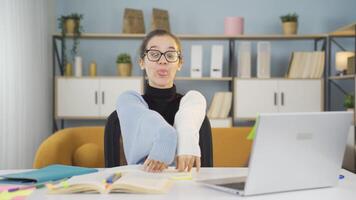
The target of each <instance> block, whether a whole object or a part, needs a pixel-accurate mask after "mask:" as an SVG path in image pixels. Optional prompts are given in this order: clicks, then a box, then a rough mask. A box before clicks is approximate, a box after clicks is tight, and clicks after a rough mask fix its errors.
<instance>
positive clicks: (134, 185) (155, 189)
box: [48, 169, 191, 194]
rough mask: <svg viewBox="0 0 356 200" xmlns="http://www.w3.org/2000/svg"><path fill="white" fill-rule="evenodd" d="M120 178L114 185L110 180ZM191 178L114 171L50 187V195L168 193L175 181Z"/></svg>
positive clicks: (135, 170)
mask: <svg viewBox="0 0 356 200" xmlns="http://www.w3.org/2000/svg"><path fill="white" fill-rule="evenodd" d="M113 174H117V175H118V176H119V177H118V178H117V180H114V181H113V182H112V183H108V182H107V180H108V178H110V177H112V175H113ZM175 177H178V178H177V179H179V178H180V179H182V178H187V177H191V175H190V174H188V173H178V172H173V171H172V170H167V171H166V172H163V173H148V172H144V171H142V170H140V169H122V170H119V171H114V170H112V169H109V170H104V171H100V172H98V173H93V174H88V175H83V176H76V177H73V178H71V179H69V180H67V181H65V182H62V183H60V184H57V185H54V186H48V188H49V193H50V194H70V193H102V194H105V193H152V194H155V193H166V192H168V190H169V189H170V188H171V186H172V185H173V179H175Z"/></svg>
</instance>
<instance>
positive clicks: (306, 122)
mask: <svg viewBox="0 0 356 200" xmlns="http://www.w3.org/2000/svg"><path fill="white" fill-rule="evenodd" d="M351 121H352V113H351V112H312V113H305V112H304V113H274V114H261V115H260V116H259V120H258V124H257V127H256V128H257V129H256V135H255V139H254V142H253V148H252V152H251V157H250V161H249V170H248V175H247V177H231V178H223V179H210V180H200V181H198V182H200V183H202V184H204V185H207V186H209V187H213V188H216V189H220V190H224V191H227V192H232V193H235V194H239V195H244V196H247V195H256V194H265V193H274V192H282V191H292V190H302V189H311V188H322V187H330V186H335V185H336V184H337V182H338V177H339V172H340V169H341V164H342V160H343V154H344V151H345V146H346V141H347V135H348V130H349V128H350V125H352V122H351Z"/></svg>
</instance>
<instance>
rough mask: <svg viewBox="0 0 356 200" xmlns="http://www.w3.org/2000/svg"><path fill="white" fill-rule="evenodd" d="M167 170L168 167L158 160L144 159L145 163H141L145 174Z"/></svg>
mask: <svg viewBox="0 0 356 200" xmlns="http://www.w3.org/2000/svg"><path fill="white" fill-rule="evenodd" d="M167 168H168V166H167V165H166V164H165V163H164V162H161V161H158V160H150V159H146V161H145V162H144V163H143V170H145V171H147V172H162V171H163V170H164V169H167Z"/></svg>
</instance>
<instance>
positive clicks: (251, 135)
mask: <svg viewBox="0 0 356 200" xmlns="http://www.w3.org/2000/svg"><path fill="white" fill-rule="evenodd" d="M259 119H260V117H259V115H257V117H256V121H255V125H254V126H253V128H252V130H251V132H250V133H249V134H248V136H247V139H248V140H253V139H255V136H256V129H257V126H258V121H259Z"/></svg>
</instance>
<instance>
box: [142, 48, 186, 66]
mask: <svg viewBox="0 0 356 200" xmlns="http://www.w3.org/2000/svg"><path fill="white" fill-rule="evenodd" d="M149 51H156V52H159V53H160V56H159V57H158V59H157V60H151V59H150V58H149V56H147V54H148V52H149ZM168 52H176V53H177V55H178V56H177V60H175V61H169V60H168V59H167V57H166V53H168ZM162 55H164V58H165V59H166V61H167V62H169V63H175V62H177V61H178V60H180V59H181V53H180V51H173V50H168V51H166V52H164V53H162V52H161V51H160V50H156V49H146V50H145V52H144V54H143V57H145V56H147V59H148V60H149V61H151V62H158V61H159V60H160V59H161V57H162Z"/></svg>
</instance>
